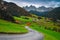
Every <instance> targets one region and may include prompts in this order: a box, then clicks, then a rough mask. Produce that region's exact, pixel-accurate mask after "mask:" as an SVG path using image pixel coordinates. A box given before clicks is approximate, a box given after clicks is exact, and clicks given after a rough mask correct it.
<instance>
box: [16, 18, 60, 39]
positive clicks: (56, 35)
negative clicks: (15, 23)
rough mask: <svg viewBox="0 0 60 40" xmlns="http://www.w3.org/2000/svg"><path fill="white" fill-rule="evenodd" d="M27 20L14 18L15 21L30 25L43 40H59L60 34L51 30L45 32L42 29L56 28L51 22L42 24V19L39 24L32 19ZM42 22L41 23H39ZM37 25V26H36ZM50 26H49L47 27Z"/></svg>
mask: <svg viewBox="0 0 60 40" xmlns="http://www.w3.org/2000/svg"><path fill="white" fill-rule="evenodd" d="M28 18H29V19H25V17H21V18H17V17H15V19H16V20H20V21H22V22H24V24H26V23H27V22H30V23H31V26H30V28H32V29H34V30H37V31H38V32H41V33H43V34H44V40H60V33H58V32H54V31H52V30H46V29H44V26H48V27H51V28H52V27H56V26H54V25H53V22H50V23H49V22H47V23H45V22H44V18H43V19H41V20H40V21H39V22H33V21H32V18H30V17H28ZM41 22H42V23H41ZM38 23H39V24H38ZM49 25H50V26H49Z"/></svg>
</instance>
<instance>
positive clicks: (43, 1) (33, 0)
mask: <svg viewBox="0 0 60 40" xmlns="http://www.w3.org/2000/svg"><path fill="white" fill-rule="evenodd" d="M5 1H8V2H14V3H16V4H17V5H18V6H21V7H23V6H30V5H33V6H36V7H39V6H45V7H59V6H60V0H5Z"/></svg>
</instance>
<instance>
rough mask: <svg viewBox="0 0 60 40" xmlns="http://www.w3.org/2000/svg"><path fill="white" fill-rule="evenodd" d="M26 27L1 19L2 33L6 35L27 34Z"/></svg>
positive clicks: (0, 29) (0, 30)
mask: <svg viewBox="0 0 60 40" xmlns="http://www.w3.org/2000/svg"><path fill="white" fill-rule="evenodd" d="M24 26H25V25H22V24H21V25H20V24H15V23H11V22H8V21H5V20H1V19H0V32H5V33H26V32H28V30H27V29H25V27H24Z"/></svg>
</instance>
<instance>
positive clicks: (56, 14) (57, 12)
mask: <svg viewBox="0 0 60 40" xmlns="http://www.w3.org/2000/svg"><path fill="white" fill-rule="evenodd" d="M47 17H48V18H53V21H56V20H57V19H59V20H60V7H58V8H55V9H53V10H52V11H50V12H48V14H47Z"/></svg>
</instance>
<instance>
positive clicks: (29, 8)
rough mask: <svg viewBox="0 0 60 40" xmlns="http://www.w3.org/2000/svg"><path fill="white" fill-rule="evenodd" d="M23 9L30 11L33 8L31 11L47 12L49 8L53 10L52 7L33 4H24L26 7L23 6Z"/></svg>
mask: <svg viewBox="0 0 60 40" xmlns="http://www.w3.org/2000/svg"><path fill="white" fill-rule="evenodd" d="M23 8H24V9H25V10H27V11H31V10H33V11H37V12H47V11H51V10H53V8H52V7H49V8H46V7H45V6H41V7H38V8H36V7H35V6H32V5H31V6H29V7H28V6H26V7H23Z"/></svg>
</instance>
